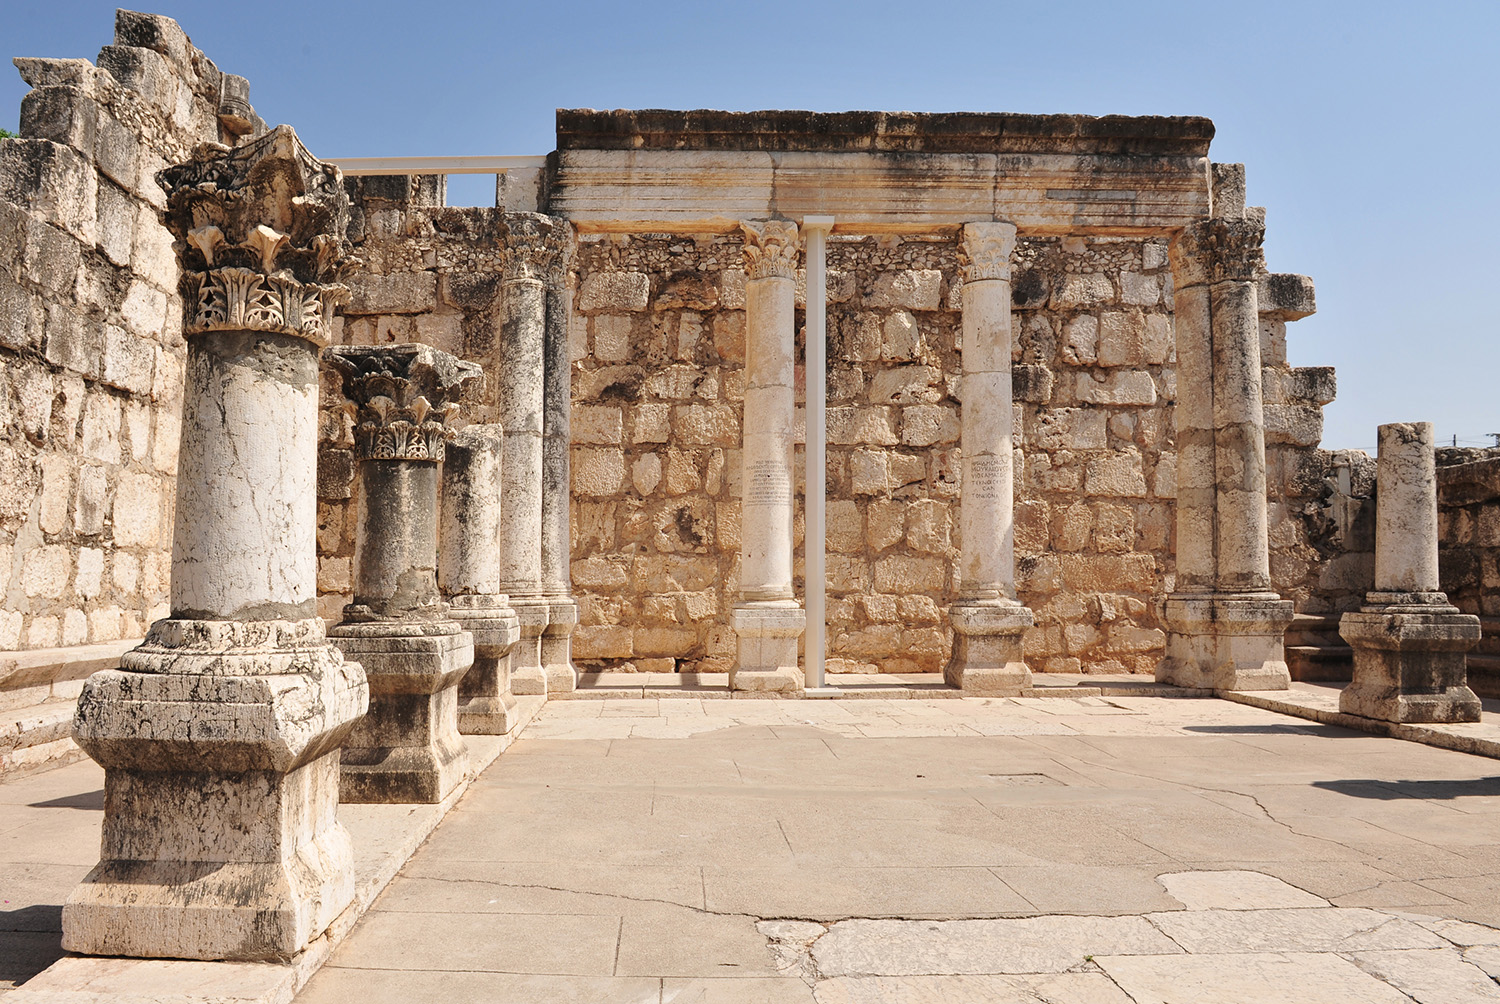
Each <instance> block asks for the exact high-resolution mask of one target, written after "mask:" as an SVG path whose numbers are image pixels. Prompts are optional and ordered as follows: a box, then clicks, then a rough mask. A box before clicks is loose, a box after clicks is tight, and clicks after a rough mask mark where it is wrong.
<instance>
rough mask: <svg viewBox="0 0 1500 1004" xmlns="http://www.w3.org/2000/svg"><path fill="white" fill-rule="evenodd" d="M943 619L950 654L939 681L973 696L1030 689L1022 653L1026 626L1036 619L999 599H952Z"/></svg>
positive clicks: (1025, 610)
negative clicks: (950, 642)
mask: <svg viewBox="0 0 1500 1004" xmlns="http://www.w3.org/2000/svg"><path fill="white" fill-rule="evenodd" d="M948 619H949V620H950V621H951V622H952V624H953V658H952V659H951V660H950V661H949V663H948V665H947V667H946V668H945V669H944V670H943V679H944V680H946V681H947V682H948V685H949V686H951V687H958V688H959V689H960V690H962V691H963V692H964V693H965V694H972V695H973V696H975V697H1016V696H1018V695H1019V694H1020V693H1021V692H1022V691H1023V690H1027V689H1029V688H1030V687H1031V670H1030V669H1028V668H1027V666H1026V659H1025V656H1024V655H1023V654H1022V639H1023V637H1024V636H1025V634H1026V629H1027V628H1029V627H1031V626H1032V625H1033V624H1035V623H1036V619H1035V617H1033V616H1032V613H1031V611H1030V610H1029V609H1028V608H1026V607H1023V606H1021V605H1020V604H1019V603H1007V602H1004V601H995V602H988V603H985V602H978V603H955V604H953V605H952V606H951V607H949V608H948Z"/></svg>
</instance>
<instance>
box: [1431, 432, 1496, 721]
mask: <svg viewBox="0 0 1500 1004" xmlns="http://www.w3.org/2000/svg"><path fill="white" fill-rule="evenodd" d="M1437 462H1438V471H1437V476H1438V541H1439V545H1438V571H1439V575H1440V577H1441V579H1442V584H1443V589H1444V590H1445V591H1446V592H1447V593H1448V600H1449V602H1451V603H1452V604H1453V605H1454V606H1456V607H1458V608H1459V609H1460V610H1462V611H1463V612H1464V613H1467V614H1477V615H1478V616H1479V623H1480V627H1481V629H1482V631H1483V632H1484V636H1483V638H1482V639H1481V640H1480V642H1479V647H1478V649H1476V650H1475V651H1473V652H1471V653H1469V686H1470V687H1472V688H1473V690H1474V692H1475V693H1477V694H1480V695H1482V696H1484V697H1500V449H1487V450H1474V449H1464V448H1461V447H1460V448H1457V449H1453V448H1440V449H1439V450H1438V451H1437Z"/></svg>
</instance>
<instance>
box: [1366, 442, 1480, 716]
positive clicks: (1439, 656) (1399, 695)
mask: <svg viewBox="0 0 1500 1004" xmlns="http://www.w3.org/2000/svg"><path fill="white" fill-rule="evenodd" d="M1433 446H1434V442H1433V430H1432V423H1430V422H1413V423H1410V424H1407V423H1394V424H1391V425H1382V426H1381V427H1380V454H1379V459H1378V461H1377V466H1376V472H1375V476H1376V486H1375V590H1374V592H1370V593H1366V594H1365V604H1364V606H1362V607H1361V608H1360V609H1359V610H1358V611H1351V612H1349V613H1346V614H1344V616H1343V618H1342V619H1341V620H1340V622H1339V634H1340V635H1342V636H1343V638H1344V640H1345V641H1347V642H1348V643H1349V644H1350V645H1351V646H1353V648H1354V680H1353V682H1351V683H1350V684H1349V686H1347V687H1345V688H1344V691H1343V693H1342V694H1340V695H1339V710H1340V711H1343V712H1344V713H1346V714H1351V715H1363V716H1364V717H1366V718H1378V719H1381V720H1382V721H1387V722H1477V721H1479V717H1480V716H1479V711H1480V705H1479V699H1478V698H1477V697H1475V696H1474V692H1473V691H1472V690H1470V689H1469V687H1468V671H1467V665H1466V657H1465V655H1464V653H1466V652H1468V651H1469V650H1470V649H1471V648H1473V647H1474V646H1475V645H1477V644H1479V634H1480V632H1479V618H1478V617H1475V616H1473V615H1472V614H1461V613H1459V612H1458V608H1457V607H1454V606H1451V605H1449V603H1448V597H1447V595H1446V594H1445V593H1443V592H1442V591H1441V587H1440V584H1439V582H1438V501H1437V463H1436V458H1435V457H1434V454H1433Z"/></svg>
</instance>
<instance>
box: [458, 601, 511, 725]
mask: <svg viewBox="0 0 1500 1004" xmlns="http://www.w3.org/2000/svg"><path fill="white" fill-rule="evenodd" d="M448 613H449V616H450V617H452V619H453V620H455V621H458V623H459V624H461V625H462V626H463V629H464V630H465V631H467V632H469V633H470V634H471V635H473V636H474V665H473V666H472V667H470V669H469V671H468V672H467V673H465V674H464V676H463V679H462V680H460V681H459V682H458V731H459V734H460V735H466V736H503V735H505V734H507V733H508V732H510V730H511V729H513V728H515V727H516V720H517V719H516V699H515V697H514V696H513V695H512V693H511V689H510V669H511V659H512V657H513V652H514V650H515V646H516V642H518V641H519V640H520V638H521V622H520V620H519V618H517V617H516V612H515V611H514V610H512V609H511V607H510V600H509V598H508V597H506V596H504V595H492V596H491V595H471V594H460V595H457V596H450V597H448Z"/></svg>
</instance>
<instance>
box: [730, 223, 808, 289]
mask: <svg viewBox="0 0 1500 1004" xmlns="http://www.w3.org/2000/svg"><path fill="white" fill-rule="evenodd" d="M740 229H741V230H743V231H744V232H745V273H746V275H747V276H748V277H749V278H751V279H766V278H770V277H773V276H774V277H779V278H783V279H795V278H796V277H797V258H798V251H799V247H798V241H797V224H795V223H791V222H788V221H785V220H767V221H766V222H764V223H748V222H744V221H741V223H740Z"/></svg>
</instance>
